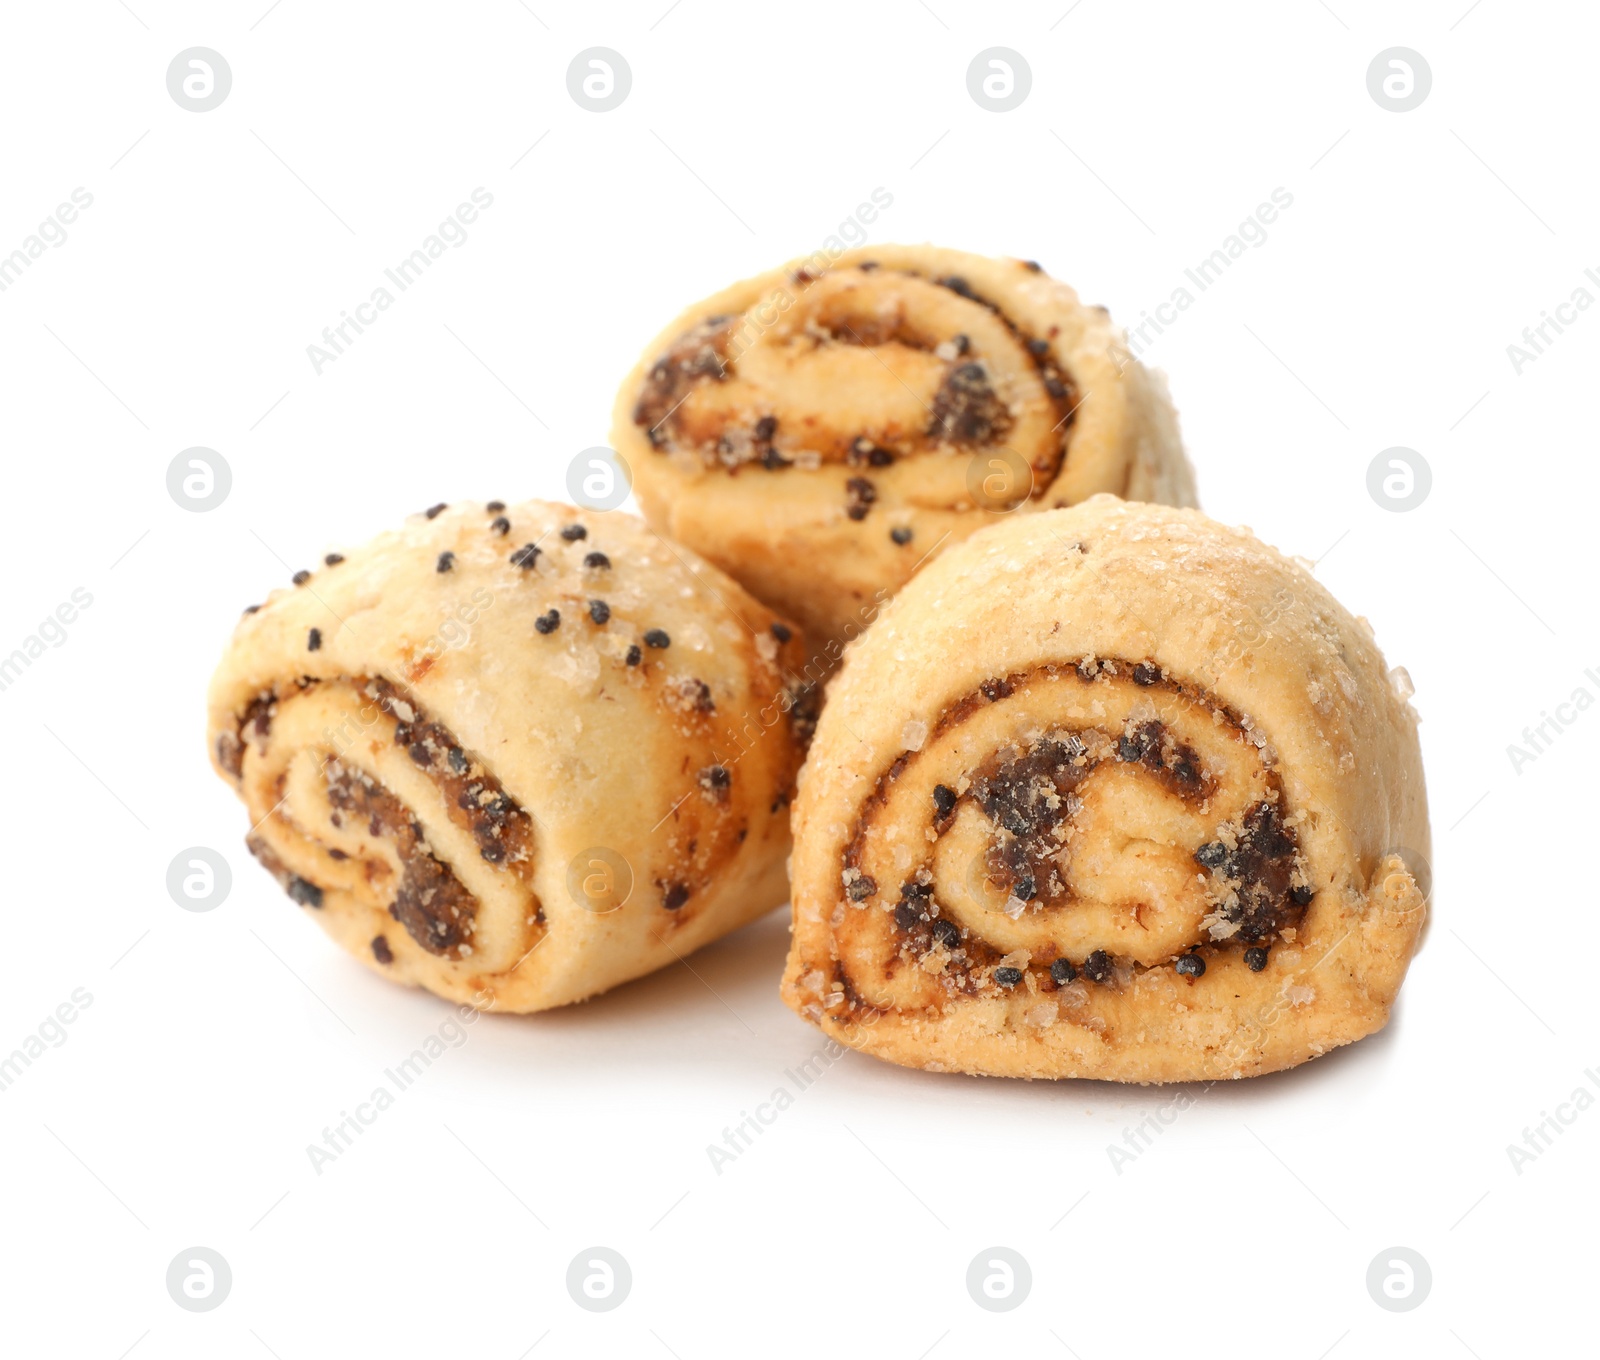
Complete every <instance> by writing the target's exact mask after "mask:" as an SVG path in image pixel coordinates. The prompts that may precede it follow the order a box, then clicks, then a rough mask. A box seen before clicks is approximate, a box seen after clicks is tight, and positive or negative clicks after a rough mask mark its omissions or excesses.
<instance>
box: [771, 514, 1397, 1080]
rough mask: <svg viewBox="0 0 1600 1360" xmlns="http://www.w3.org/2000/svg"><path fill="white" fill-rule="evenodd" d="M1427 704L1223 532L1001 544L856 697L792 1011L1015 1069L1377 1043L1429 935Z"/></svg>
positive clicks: (842, 686)
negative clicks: (1423, 716)
mask: <svg viewBox="0 0 1600 1360" xmlns="http://www.w3.org/2000/svg"><path fill="white" fill-rule="evenodd" d="M1409 692H1410V690H1409V685H1408V684H1407V682H1406V681H1405V679H1404V674H1403V672H1398V671H1397V672H1394V673H1393V674H1392V675H1391V674H1390V673H1386V671H1385V669H1384V663H1383V658H1382V657H1381V656H1380V655H1379V652H1378V649H1377V647H1376V645H1375V643H1374V642H1373V639H1372V636H1371V633H1370V631H1369V629H1368V628H1367V626H1366V624H1365V623H1363V622H1361V621H1358V620H1356V619H1353V618H1352V617H1351V616H1350V615H1349V614H1348V613H1346V612H1345V610H1344V609H1343V608H1341V607H1340V605H1339V604H1338V602H1337V601H1335V600H1334V599H1333V598H1332V597H1331V596H1330V595H1329V594H1328V593H1327V591H1325V590H1324V589H1323V588H1322V587H1321V586H1320V585H1319V584H1317V582H1316V581H1315V580H1313V579H1312V578H1311V576H1310V575H1309V574H1308V573H1307V572H1305V571H1304V570H1302V569H1301V568H1300V567H1299V566H1297V565H1295V564H1294V563H1292V562H1290V561H1288V560H1287V559H1285V558H1283V557H1281V556H1280V555H1279V554H1278V553H1276V552H1274V551H1273V550H1272V549H1270V548H1267V547H1265V546H1264V545H1262V544H1261V543H1260V542H1258V541H1257V540H1256V539H1254V538H1253V537H1251V536H1250V534H1249V533H1248V532H1247V531H1244V530H1237V529H1228V528H1224V527H1222V526H1221V525H1218V524H1215V523H1213V522H1212V521H1210V520H1208V519H1206V518H1205V517H1204V516H1202V515H1200V514H1199V513H1198V512H1196V511H1192V510H1172V509H1166V508H1163V507H1157V506H1148V505H1132V504H1126V503H1123V502H1120V501H1116V500H1114V499H1112V498H1111V497H1108V496H1100V497H1095V498H1093V499H1091V500H1089V501H1087V502H1085V503H1083V504H1081V505H1078V506H1075V507H1073V508H1071V509H1066V510H1058V511H1054V512H1051V513H1047V514H1039V515H1026V516H1016V517H1013V518H1011V519H1008V520H1005V521H1003V522H1001V523H999V524H997V525H995V526H993V527H991V528H989V529H986V530H984V531H983V532H982V533H980V534H977V535H975V536H973V537H972V538H971V539H969V540H968V541H967V542H965V543H963V544H962V545H960V546H959V547H956V548H953V549H952V550H951V551H950V552H948V553H947V554H945V555H944V556H943V557H941V558H940V559H939V560H938V561H937V562H935V563H933V564H931V565H930V566H929V567H927V568H926V569H925V570H924V571H923V572H922V573H921V574H920V575H919V576H918V577H917V579H916V580H915V581H913V582H912V583H911V584H910V585H909V586H908V587H907V588H906V589H905V591H904V592H903V593H902V594H901V595H900V596H899V597H898V598H897V599H896V600H894V601H893V602H892V603H891V604H890V605H889V606H888V607H887V608H886V609H885V610H884V612H883V615H882V617H881V618H880V620H879V621H878V622H877V623H876V624H875V625H874V626H873V628H872V629H871V630H870V631H868V632H867V633H866V635H865V636H864V637H863V638H862V640H861V641H860V642H859V643H857V644H856V645H855V646H854V647H852V649H851V650H850V652H849V653H848V654H847V656H846V660H845V664H844V668H843V670H842V671H841V673H840V674H839V676H838V677H837V678H836V679H835V681H834V682H833V686H832V688H831V690H830V693H829V701H828V705H827V707H826V708H825V709H824V711H823V714H822V717H821V720H820V722H819V724H818V728H817V735H816V741H815V744H814V745H813V747H812V750H811V754H810V756H809V758H808V761H807V764H806V767H805V770H804V772H803V774H802V777H801V792H800V796H799V799H798V801H797V804H796V808H795V855H794V882H793V903H794V914H795V926H794V941H793V947H792V949H791V952H790V956H789V963H788V968H787V971H786V974H785V978H784V983H783V995H784V999H785V1000H786V1001H787V1002H788V1004H789V1005H790V1006H791V1007H793V1008H794V1009H795V1010H797V1011H798V1012H800V1014H802V1015H803V1016H805V1017H806V1018H807V1019H809V1020H811V1021H812V1022H813V1023H815V1024H817V1025H819V1026H821V1027H822V1029H824V1030H825V1031H826V1032H827V1033H828V1034H829V1035H831V1036H832V1037H834V1038H835V1039H837V1040H838V1041H839V1042H840V1043H843V1044H848V1045H851V1046H853V1047H856V1048H859V1049H862V1050H863V1051H865V1052H868V1053H872V1054H875V1055H877V1056H878V1057H882V1058H887V1059H889V1060H890V1061H892V1062H897V1063H903V1064H906V1065H908V1066H913V1067H924V1068H929V1069H933V1070H939V1071H961V1072H972V1073H984V1074H992V1075H1003V1076H1027V1077H1097V1078H1106V1079H1110V1080H1116V1081H1138V1082H1160V1081H1183V1080H1191V1079H1207V1078H1221V1077H1240V1076H1250V1075H1254V1074H1257V1073H1262V1072H1270V1071H1274V1070H1277V1069H1279V1068H1284V1067H1289V1066H1292V1065H1294V1064H1296V1063H1300V1062H1304V1061H1305V1060H1306V1059H1308V1058H1312V1057H1315V1056H1317V1055H1319V1054H1321V1053H1324V1052H1326V1051H1327V1050H1329V1049H1331V1048H1334V1047H1336V1046H1338V1045H1340V1044H1345V1043H1349V1042H1351V1041H1352V1040H1355V1039H1359V1038H1361V1037H1363V1036H1364V1035H1367V1034H1371V1033H1372V1032H1374V1031H1375V1030H1377V1029H1380V1028H1381V1027H1382V1026H1383V1025H1384V1023H1385V1022H1386V1020H1387V1018H1388V1015H1389V1009H1390V1006H1391V1004H1392V1003H1393V1001H1394V998H1395V994H1396V992H1397V991H1398V989H1399V987H1400V983H1401V980H1402V978H1403V977H1404V974H1405V971H1406V966H1407V963H1408V961H1409V959H1410V956H1411V953H1412V950H1413V948H1414V946H1415V944H1416V941H1417V938H1418V934H1419V932H1420V930H1421V928H1422V925H1423V920H1424V915H1425V903H1424V894H1423V891H1422V889H1420V888H1419V886H1418V884H1417V882H1416V881H1415V880H1414V879H1413V876H1412V872H1411V869H1410V868H1408V865H1412V864H1418V868H1419V872H1420V863H1419V861H1418V859H1417V857H1416V856H1415V855H1412V854H1411V853H1410V851H1412V850H1415V851H1417V852H1420V853H1421V854H1422V855H1425V854H1426V851H1427V839H1428V819H1427V803H1426V794H1425V790H1424V786H1423V774H1422V764H1421V756H1420V753H1419V749H1418V744H1417V733H1416V715H1415V714H1414V712H1413V711H1412V709H1411V707H1410V705H1409V703H1408V702H1407V696H1408V694H1409Z"/></svg>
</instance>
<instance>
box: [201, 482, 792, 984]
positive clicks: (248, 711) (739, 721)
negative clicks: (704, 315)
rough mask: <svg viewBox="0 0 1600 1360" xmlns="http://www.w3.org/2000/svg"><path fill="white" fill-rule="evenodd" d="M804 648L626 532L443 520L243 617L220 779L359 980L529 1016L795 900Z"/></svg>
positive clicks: (539, 510)
mask: <svg viewBox="0 0 1600 1360" xmlns="http://www.w3.org/2000/svg"><path fill="white" fill-rule="evenodd" d="M802 646H803V643H802V641H801V639H800V637H799V635H798V634H797V633H795V631H794V630H793V629H792V628H790V627H789V626H788V625H787V624H786V623H784V622H783V621H782V620H780V619H778V618H776V617H774V616H773V615H772V614H771V613H770V612H769V611H767V610H765V609H764V608H763V607H762V606H761V605H759V604H757V603H756V602H755V601H754V600H752V599H751V598H750V597H749V596H748V595H745V594H744V593H743V592H742V591H741V590H740V589H739V587H738V586H737V585H735V584H734V583H733V582H732V581H730V580H728V579H727V578H726V577H724V576H722V575H721V573H719V572H716V571H715V570H714V569H713V568H709V567H707V566H706V565H705V564H703V563H698V562H696V561H695V560H694V559H693V558H692V556H691V555H688V554H685V553H684V552H683V551H682V550H680V549H678V548H675V547H672V546H670V545H666V544H663V543H662V542H661V541H660V540H659V539H657V538H656V537H655V536H654V535H653V534H651V533H650V532H649V531H648V530H647V529H645V528H644V526H643V525H641V524H639V522H638V521H637V520H633V519H631V518H629V517H628V516H625V515H621V514H618V513H614V512H613V513H609V514H606V515H596V516H591V517H586V516H583V515H581V514H580V513H579V512H575V511H573V510H571V509H570V508H568V507H561V506H553V505H543V504H540V503H537V502H530V503H528V504H525V505H520V506H513V507H509V508H508V507H506V506H504V505H502V504H500V503H499V502H492V503H490V504H488V505H484V506H475V505H467V506H460V507H456V508H447V507H443V506H441V507H435V509H434V510H432V511H430V512H428V514H426V515H422V516H417V517H415V518H414V519H413V521H412V522H411V523H410V524H408V526H407V527H406V528H405V529H404V530H403V531H401V532H399V533H397V534H390V535H385V536H383V537H382V538H380V539H379V540H377V541H376V542H375V543H373V544H371V545H369V546H368V547H366V548H362V549H358V550H355V551H353V552H351V553H350V554H349V555H348V556H345V555H342V554H337V553H335V554H330V555H329V559H328V561H327V563H326V564H325V566H324V569H323V570H321V571H319V572H316V573H310V572H304V573H300V574H299V575H298V576H297V578H296V583H295V586H294V588H293V589H290V590H287V591H280V592H278V593H276V594H275V595H273V596H272V597H271V598H270V599H269V600H268V601H267V603H266V604H265V605H263V606H261V607H260V608H259V609H254V610H251V611H249V612H248V613H247V615H246V617H245V618H244V619H243V620H242V621H241V622H240V625H239V627H238V630H237V632H236V635H235V637H234V640H233V642H232V643H231V644H230V647H229V649H228V652H227V655H226V656H225V657H224V660H223V663H222V665H221V667H220V668H219V669H218V672H217V675H216V677H215V679H214V681H213V685H212V697H211V751H212V758H213V762H214V764H215V765H216V768H217V770H218V772H219V773H220V774H221V775H223V777H224V778H226V779H228V780H229V781H230V782H231V783H233V784H234V786H235V787H236V788H237V790H238V792H239V794H240V797H241V798H242V799H243V801H244V803H245V805H246V807H247V808H248V810H249V813H250V818H251V822H252V828H251V831H250V834H249V837H248V842H247V843H248V844H249V847H250V849H251V851H252V852H253V853H254V854H255V855H256V857H257V858H258V859H259V860H260V861H261V863H262V864H263V865H264V866H265V867H266V868H267V869H268V870H269V871H270V872H271V873H272V874H273V875H274V876H275V877H277V879H278V880H279V882H280V883H281V884H282V886H283V887H284V889H285V890H286V891H287V893H288V894H289V896H290V898H291V899H293V900H294V901H295V902H297V903H298V904H299V905H300V906H302V907H304V908H306V909H307V911H308V912H309V913H310V914H312V915H314V916H315V917H316V918H317V919H318V920H319V922H320V923H321V924H322V925H323V926H324V927H325V928H326V929H327V930H328V931H329V933H331V934H333V935H334V936H335V938H336V939H338V940H339V941H340V943H341V944H343V945H344V947H345V948H346V949H348V950H349V951H350V952H351V953H353V954H355V955H356V956H357V957H359V958H361V959H362V960H363V961H364V962H366V963H367V964H368V965H369V966H371V967H374V968H376V969H377V970H379V971H380V972H382V973H383V974H384V975H385V976H388V977H391V978H394V979H396V980H398V981H404V982H410V983H413V984H416V985H420V986H423V987H427V988H429V989H430V990H432V991H435V992H438V993H440V994H441V995H444V996H447V997H451V998H453V999H456V1000H461V1001H466V1002H469V1003H471V1004H474V1005H477V1006H480V1007H482V1008H485V1009H489V1008H494V1009H502V1010H538V1009H542V1008H544V1007H546V1006H551V1005H557V1004H561V1003H562V1002H566V1001H571V1000H576V999H579V998H581V997H584V996H588V995H592V994H593V993H595V992H597V991H601V990H603V989H604V988H606V987H608V986H611V985H614V984H615V983H617V982H620V981H623V980H625V979H627V978H630V977H636V976H638V975H639V974H641V973H643V972H647V971H649V970H650V969H652V968H655V967H659V966H660V965H661V964H663V963H667V962H671V961H672V960H674V959H675V958H679V957H681V956H682V955H683V954H684V953H686V952H688V951H689V950H692V949H694V948H696V947H698V946H699V945H700V944H703V943H705V942H707V941H708V940H711V939H714V938H716V937H717V936H718V935H721V934H722V933H724V932H726V931H727V930H730V929H733V928H734V927H735V926H737V925H740V924H743V923H744V922H745V921H746V920H749V919H751V918H752V917H753V916H755V915H757V914H759V913H760V912H761V911H764V910H766V909H768V908H770V907H771V906H773V905H775V904H776V903H777V902H779V901H781V900H782V898H783V895H784V883H783V859H784V855H785V853H786V851H787V849H788V844H789V841H788V834H787V825H786V822H787V812H788V804H789V800H790V795H791V791H792V788H793V783H794V778H795V774H796V771H797V768H798V765H799V760H800V755H801V749H802V744H803V741H804V738H805V736H806V735H807V731H808V725H809V721H810V718H809V716H808V707H807V703H806V701H805V700H804V699H803V698H802V699H798V700H797V696H796V693H795V691H794V688H793V686H792V684H791V682H790V681H789V680H788V679H787V678H786V676H787V674H788V673H789V672H790V671H792V670H793V669H794V668H795V666H796V663H797V662H798V659H799V656H800V654H801V649H802Z"/></svg>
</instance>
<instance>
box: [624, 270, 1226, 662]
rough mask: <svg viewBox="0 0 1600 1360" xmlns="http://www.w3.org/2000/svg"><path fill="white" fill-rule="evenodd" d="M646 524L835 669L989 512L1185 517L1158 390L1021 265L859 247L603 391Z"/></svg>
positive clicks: (721, 311)
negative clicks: (1109, 511) (1101, 508)
mask: <svg viewBox="0 0 1600 1360" xmlns="http://www.w3.org/2000/svg"><path fill="white" fill-rule="evenodd" d="M612 439H613V443H614V444H615V446H616V448H617V450H618V451H619V452H620V453H622V454H623V456H624V459H625V461H626V462H627V463H628V464H629V467H630V469H631V472H632V477H633V489H634V492H635V494H636V495H637V497H638V501H639V504H640V506H641V507H642V509H643V511H644V515H645V518H646V519H647V520H649V521H650V523H651V524H653V525H655V527H656V528H658V529H660V530H661V531H662V532H663V533H665V534H668V535H670V536H671V537H673V538H676V539H678V540H679V541H680V542H683V543H687V544H688V545H689V546H690V547H692V548H695V549H696V550H698V551H699V552H701V553H702V554H704V555H705V556H706V557H707V558H709V559H710V560H711V561H713V562H715V563H716V564H717V565H718V566H720V567H721V568H723V570H725V571H727V572H728V573H729V574H730V575H732V576H734V577H736V578H737V579H738V580H740V581H741V582H742V583H743V584H744V585H745V586H746V587H747V588H748V589H749V590H750V591H751V592H752V593H753V594H755V595H756V596H757V597H759V598H760V599H762V600H765V601H766V602H767V603H768V604H770V605H772V606H773V607H774V608H776V609H779V610H781V611H782V612H783V613H785V614H786V615H788V616H790V617H792V618H795V619H798V620H799V621H800V622H801V623H802V624H803V625H804V626H805V628H806V630H807V632H808V634H809V635H811V637H812V640H813V643H814V644H816V645H819V646H822V647H824V648H825V649H826V650H827V651H828V654H829V657H830V659H831V658H834V657H836V656H837V653H838V651H839V648H840V646H841V645H842V643H843V642H845V641H847V640H848V639H849V638H851V637H853V636H855V634H856V633H857V632H859V631H860V630H861V629H863V628H864V627H865V626H866V625H867V623H869V622H870V621H871V619H872V618H873V617H874V615H875V613H876V611H877V609H878V608H879V606H880V604H881V602H882V600H883V599H885V598H887V597H888V596H889V595H890V594H892V593H893V592H894V591H896V590H898V589H899V588H900V587H901V586H902V585H904V584H905V582H906V581H908V580H909V579H910V578H911V576H912V573H913V572H915V571H916V570H917V568H918V567H919V566H920V565H921V564H922V563H923V562H924V561H926V560H927V559H928V558H929V557H930V556H931V555H933V554H935V553H937V552H939V551H941V550H942V549H944V548H947V547H948V546H950V545H951V544H953V543H956V542H959V541H960V540H961V539H963V538H965V537H966V536H967V535H968V534H970V533H972V532H974V531H975V530H977V529H979V528H981V527H982V526H983V525H984V524H986V523H989V522H991V521H992V519H993V517H994V514H995V512H997V511H1002V510H1017V509H1020V510H1024V511H1026V510H1044V509H1049V508H1052V507H1056V506H1062V505H1070V504H1073V503H1075V502H1077V501H1080V500H1083V499H1084V498H1085V497H1087V496H1091V495H1093V494H1095V493H1096V492H1101V491H1108V492H1111V493H1113V494H1115V495H1119V496H1123V497H1126V498H1128V499H1132V500H1151V501H1163V502H1168V503H1171V504H1174V505H1193V504H1194V503H1195V500H1194V481H1193V475H1192V473H1191V471H1190V468H1189V464H1188V462H1187V460H1186V459H1185V457H1184V454H1183V449H1182V446H1181V444H1180V441H1179V437H1178V425H1177V418H1176V416H1175V415H1174V413H1173V410H1172V405H1171V402H1170V400H1169V399H1168V396H1167V391H1166V385H1165V382H1164V381H1163V379H1162V378H1161V377H1160V375H1159V374H1157V373H1153V372H1151V371H1149V370H1147V369H1145V368H1144V367H1143V366H1141V365H1140V364H1139V363H1138V361H1137V360H1136V359H1134V358H1133V356H1132V354H1130V353H1129V351H1128V349H1127V347H1126V345H1125V343H1124V341H1123V337H1122V334H1121V332H1120V331H1118V330H1117V329H1116V328H1114V327H1113V326H1112V324H1111V321H1110V318H1109V317H1108V315H1107V313H1106V311H1105V309H1104V308H1103V307H1088V306H1085V305H1083V304H1082V303H1081V302H1079V301H1078V296H1077V294H1076V293H1074V292H1073V290H1072V289H1071V288H1069V287H1067V285H1066V284H1064V283H1058V282H1057V281H1056V280H1054V279H1052V278H1050V277H1048V276H1047V275H1045V274H1044V273H1042V272H1040V270H1039V267H1038V266H1037V265H1035V264H1031V263H1027V262H1024V261H1021V260H1010V259H1000V260H993V259H986V258H984V257H982V256H978V255H969V254H964V253H962V252H960V251H954V250H940V249H937V248H935V247H932V246H870V247H863V248H860V249H857V250H852V251H849V252H847V253H845V254H844V255H843V256H841V257H840V258H839V259H838V260H837V262H836V263H835V264H834V265H833V266H832V267H831V268H828V269H826V270H825V271H822V272H818V271H817V270H816V268H815V267H814V266H811V265H807V264H805V263H796V264H791V265H789V266H786V267H785V268H782V269H777V270H774V271H772V272H771V273H768V274H763V275H760V276H758V277H756V278H753V279H748V280H746V281H745V282H743V283H738V284H735V285H734V286H733V287H731V288H728V289H726V290H725V291H723V292H721V293H719V294H717V295H716V296H715V297H712V298H708V299H706V301H704V302H701V303H697V304H696V305H695V306H693V307H691V308H690V309H689V310H688V311H687V312H685V313H684V314H683V315H682V316H680V317H679V318H678V319H677V320H676V321H674V322H673V323H672V324H671V325H670V326H668V327H667V329H666V330H665V331H663V332H662V333H661V335H660V336H659V337H658V338H657V339H656V340H655V341H653V342H652V343H651V345H650V347H649V348H648V349H647V350H646V351H645V354H644V357H643V359H642V360H641V361H640V363H639V365H638V366H637V367H636V368H635V369H634V371H633V373H632V374H630V375H629V377H628V379H627V381H626V382H624V383H623V386H622V389H621V391H620V393H619V394H618V399H617V404H616V410H615V415H614V423H613V434H612Z"/></svg>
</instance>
